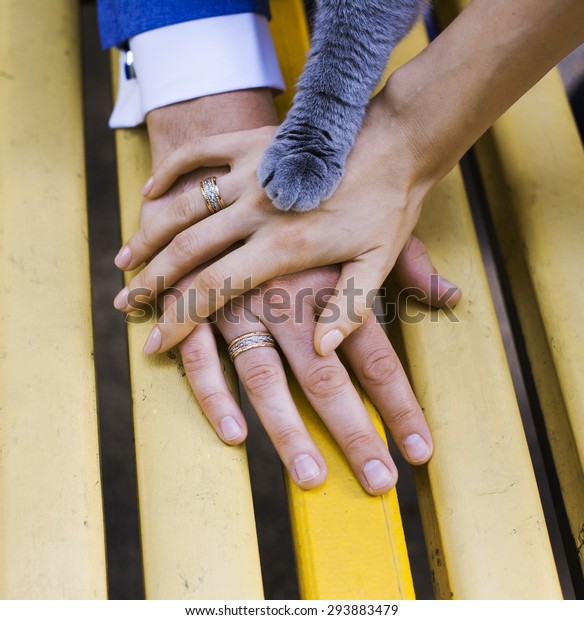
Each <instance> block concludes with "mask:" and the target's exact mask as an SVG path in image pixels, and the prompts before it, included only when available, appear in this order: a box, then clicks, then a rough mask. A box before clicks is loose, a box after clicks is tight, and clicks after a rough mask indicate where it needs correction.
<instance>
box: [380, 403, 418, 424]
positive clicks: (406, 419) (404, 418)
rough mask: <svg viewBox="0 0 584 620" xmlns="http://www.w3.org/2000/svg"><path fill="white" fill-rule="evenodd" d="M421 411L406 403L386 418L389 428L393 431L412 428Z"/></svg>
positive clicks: (388, 413)
mask: <svg viewBox="0 0 584 620" xmlns="http://www.w3.org/2000/svg"><path fill="white" fill-rule="evenodd" d="M418 414H419V410H418V407H417V406H416V405H415V404H414V403H404V404H402V405H401V406H400V407H395V408H393V409H392V410H391V411H389V412H387V413H386V415H385V416H384V418H385V421H386V423H387V425H388V427H390V428H392V429H396V428H404V427H409V426H411V423H412V421H413V420H415V419H416V418H417V417H418Z"/></svg>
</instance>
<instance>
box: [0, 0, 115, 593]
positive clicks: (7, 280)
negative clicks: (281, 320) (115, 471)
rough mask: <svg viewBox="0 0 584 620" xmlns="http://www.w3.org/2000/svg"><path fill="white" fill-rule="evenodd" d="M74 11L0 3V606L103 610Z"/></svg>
mask: <svg viewBox="0 0 584 620" xmlns="http://www.w3.org/2000/svg"><path fill="white" fill-rule="evenodd" d="M79 62H80V47H79V13H78V2H76V1H75V0H54V1H53V2H50V3H49V2H45V1H44V0H6V1H5V2H2V3H1V4H0V126H1V127H2V139H1V140H0V205H1V207H0V208H1V212H0V261H1V263H2V271H1V272H0V283H1V287H2V296H1V298H0V316H1V317H2V321H1V323H0V342H1V343H2V344H1V345H0V346H1V353H0V598H26V599H32V598H35V599H62V598H68V599H87V598H105V597H106V596H107V592H106V569H105V545H104V531H103V509H102V501H101V481H100V470H99V454H98V427H97V412H96V398H95V377H94V365H93V359H92V349H93V340H92V326H91V297H90V281H89V254H88V244H87V213H86V198H85V170H84V148H83V124H82V91H81V73H80V67H79Z"/></svg>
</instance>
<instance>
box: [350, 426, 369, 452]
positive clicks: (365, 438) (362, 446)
mask: <svg viewBox="0 0 584 620" xmlns="http://www.w3.org/2000/svg"><path fill="white" fill-rule="evenodd" d="M342 443H343V446H344V450H345V451H346V452H348V453H352V454H355V453H371V452H372V447H373V445H374V444H375V437H373V436H372V434H371V433H369V432H367V430H365V429H361V428H360V429H356V430H353V431H351V432H349V433H347V434H345V435H344V436H343V439H342Z"/></svg>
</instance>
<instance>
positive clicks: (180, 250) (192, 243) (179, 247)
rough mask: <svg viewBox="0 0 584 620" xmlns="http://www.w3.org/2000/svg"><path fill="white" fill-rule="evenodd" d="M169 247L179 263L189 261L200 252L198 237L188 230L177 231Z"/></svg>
mask: <svg viewBox="0 0 584 620" xmlns="http://www.w3.org/2000/svg"><path fill="white" fill-rule="evenodd" d="M170 248H171V249H172V253H173V257H174V259H176V260H177V262H178V263H179V264H186V263H191V262H192V260H193V259H194V258H196V257H197V256H198V255H199V252H200V247H199V240H198V237H197V236H196V235H195V234H193V233H192V232H190V231H185V232H182V233H179V234H178V235H177V236H176V237H175V238H174V241H173V242H172V243H171V244H170Z"/></svg>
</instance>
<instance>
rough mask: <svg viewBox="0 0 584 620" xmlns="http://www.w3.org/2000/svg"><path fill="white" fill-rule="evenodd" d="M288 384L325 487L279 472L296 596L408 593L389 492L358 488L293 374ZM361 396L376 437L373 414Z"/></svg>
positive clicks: (362, 596)
mask: <svg viewBox="0 0 584 620" xmlns="http://www.w3.org/2000/svg"><path fill="white" fill-rule="evenodd" d="M289 384H290V390H291V392H292V395H293V397H294V401H295V403H296V406H297V407H298V409H299V411H300V413H301V414H302V417H303V419H304V422H305V423H306V427H307V428H308V431H309V432H310V434H311V435H312V437H313V438H314V440H315V441H316V443H317V445H318V447H319V449H320V450H321V452H322V455H323V457H324V458H325V460H326V462H327V465H328V467H329V475H328V478H327V481H326V482H325V484H324V485H323V486H321V487H319V488H318V489H313V490H311V491H302V490H300V489H299V488H298V487H297V486H296V485H295V484H294V482H293V481H292V479H291V478H290V476H289V475H286V486H287V489H288V497H289V502H290V518H291V523H292V533H293V536H294V547H295V551H296V562H297V566H298V580H299V586H300V593H301V596H302V598H304V599H332V600H336V599H412V598H414V596H415V595H414V588H413V583H412V578H411V573H410V566H409V560H408V554H407V548H406V543H405V538H404V533H403V527H402V521H401V516H400V512H399V504H398V501H397V494H396V492H395V491H391V492H390V493H387V494H385V495H384V496H382V497H371V496H370V495H368V494H367V493H365V491H363V489H362V488H361V487H360V485H359V483H358V482H357V480H356V478H355V476H354V474H353V472H352V471H351V469H350V467H349V466H348V464H347V461H346V459H345V458H344V456H343V454H342V453H341V451H340V450H339V449H338V447H337V446H336V444H335V442H334V440H333V439H332V438H331V436H330V434H329V433H328V431H327V429H326V428H325V427H324V425H323V424H322V422H321V421H320V418H319V417H318V416H317V415H316V413H315V412H314V410H313V409H312V408H311V406H310V404H309V403H308V402H307V401H306V399H305V397H304V395H303V393H302V390H301V389H300V387H299V386H298V383H297V382H296V380H295V379H294V378H293V377H290V379H289ZM357 388H358V389H359V387H358V386H357ZM360 393H361V396H362V398H363V400H364V402H365V404H366V407H367V410H368V412H369V415H370V416H371V419H372V421H373V423H374V425H375V427H376V428H377V430H378V431H379V432H380V433H381V434H383V426H382V424H381V422H380V418H379V414H378V413H377V411H376V410H375V408H374V407H373V405H372V404H371V402H370V401H369V400H368V399H367V397H366V396H365V394H364V393H363V391H362V390H360Z"/></svg>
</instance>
